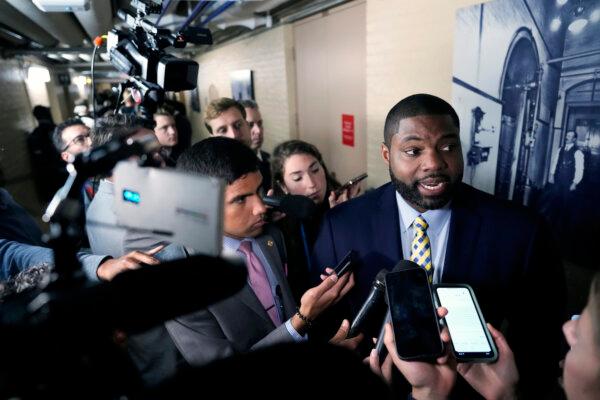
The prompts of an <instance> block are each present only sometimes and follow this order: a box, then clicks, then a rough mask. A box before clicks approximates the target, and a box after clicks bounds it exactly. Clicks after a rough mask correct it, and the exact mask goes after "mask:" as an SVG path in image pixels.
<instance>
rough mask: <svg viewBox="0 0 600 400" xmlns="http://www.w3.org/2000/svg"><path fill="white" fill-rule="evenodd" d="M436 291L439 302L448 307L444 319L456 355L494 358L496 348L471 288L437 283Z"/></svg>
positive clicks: (469, 358)
mask: <svg viewBox="0 0 600 400" xmlns="http://www.w3.org/2000/svg"><path fill="white" fill-rule="evenodd" d="M436 294H437V297H438V299H439V302H440V305H441V306H442V307H445V308H447V309H448V315H446V317H445V320H446V324H447V325H448V331H449V332H450V337H451V338H452V345H453V347H454V353H455V356H456V358H457V359H458V360H459V361H460V360H461V359H465V360H489V361H493V360H495V358H496V354H497V351H496V348H495V345H494V342H493V340H492V338H491V336H490V335H489V333H488V331H487V329H486V328H485V321H484V319H483V316H482V315H481V312H480V311H479V306H478V305H477V300H476V299H475V297H474V294H473V292H472V290H471V289H470V288H469V287H468V286H466V285H465V286H454V287H444V286H441V287H436Z"/></svg>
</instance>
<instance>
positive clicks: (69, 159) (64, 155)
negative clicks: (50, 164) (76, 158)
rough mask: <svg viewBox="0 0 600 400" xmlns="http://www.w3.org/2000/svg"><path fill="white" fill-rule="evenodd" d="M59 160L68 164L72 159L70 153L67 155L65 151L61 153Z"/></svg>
mask: <svg viewBox="0 0 600 400" xmlns="http://www.w3.org/2000/svg"><path fill="white" fill-rule="evenodd" d="M60 158H62V160H63V161H64V162H66V163H70V162H71V161H72V159H73V157H72V156H71V153H68V152H66V151H63V152H61V153H60Z"/></svg>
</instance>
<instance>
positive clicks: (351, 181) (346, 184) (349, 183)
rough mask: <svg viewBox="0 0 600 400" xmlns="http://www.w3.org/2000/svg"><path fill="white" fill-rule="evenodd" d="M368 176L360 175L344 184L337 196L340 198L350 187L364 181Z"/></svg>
mask: <svg viewBox="0 0 600 400" xmlns="http://www.w3.org/2000/svg"><path fill="white" fill-rule="evenodd" d="M368 176H369V175H367V174H366V173H364V174H360V175H359V176H356V177H354V178H352V179H350V180H349V181H348V182H346V183H344V184H343V185H342V186H341V187H340V188H339V189H337V190H336V191H335V194H336V195H337V196H339V195H340V193H342V192H343V191H344V190H346V189H348V188H349V187H350V186H352V185H354V184H355V183H358V182H360V181H362V180H363V179H365V178H367V177H368Z"/></svg>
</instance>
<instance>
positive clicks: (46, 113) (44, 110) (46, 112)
mask: <svg viewBox="0 0 600 400" xmlns="http://www.w3.org/2000/svg"><path fill="white" fill-rule="evenodd" d="M31 112H32V113H33V116H34V117H35V119H37V120H38V121H40V120H42V119H45V120H49V121H52V113H51V112H50V109H49V108H48V107H45V106H40V105H37V106H35V107H33V110H31Z"/></svg>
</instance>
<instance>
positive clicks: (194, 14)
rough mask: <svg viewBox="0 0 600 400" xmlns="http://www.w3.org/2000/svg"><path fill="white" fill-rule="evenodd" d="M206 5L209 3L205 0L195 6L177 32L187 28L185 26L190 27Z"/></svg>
mask: <svg viewBox="0 0 600 400" xmlns="http://www.w3.org/2000/svg"><path fill="white" fill-rule="evenodd" d="M208 4H209V2H208V1H207V0H203V1H201V2H199V3H198V4H196V7H194V9H193V10H192V12H191V13H190V15H189V16H188V17H187V18H186V19H185V21H183V24H181V26H180V27H179V32H181V31H183V30H184V29H185V28H187V26H188V25H190V24H191V23H192V22H193V21H194V20H195V19H196V18H197V17H198V15H200V14H201V13H202V11H204V9H205V8H206V6H207V5H208Z"/></svg>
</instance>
